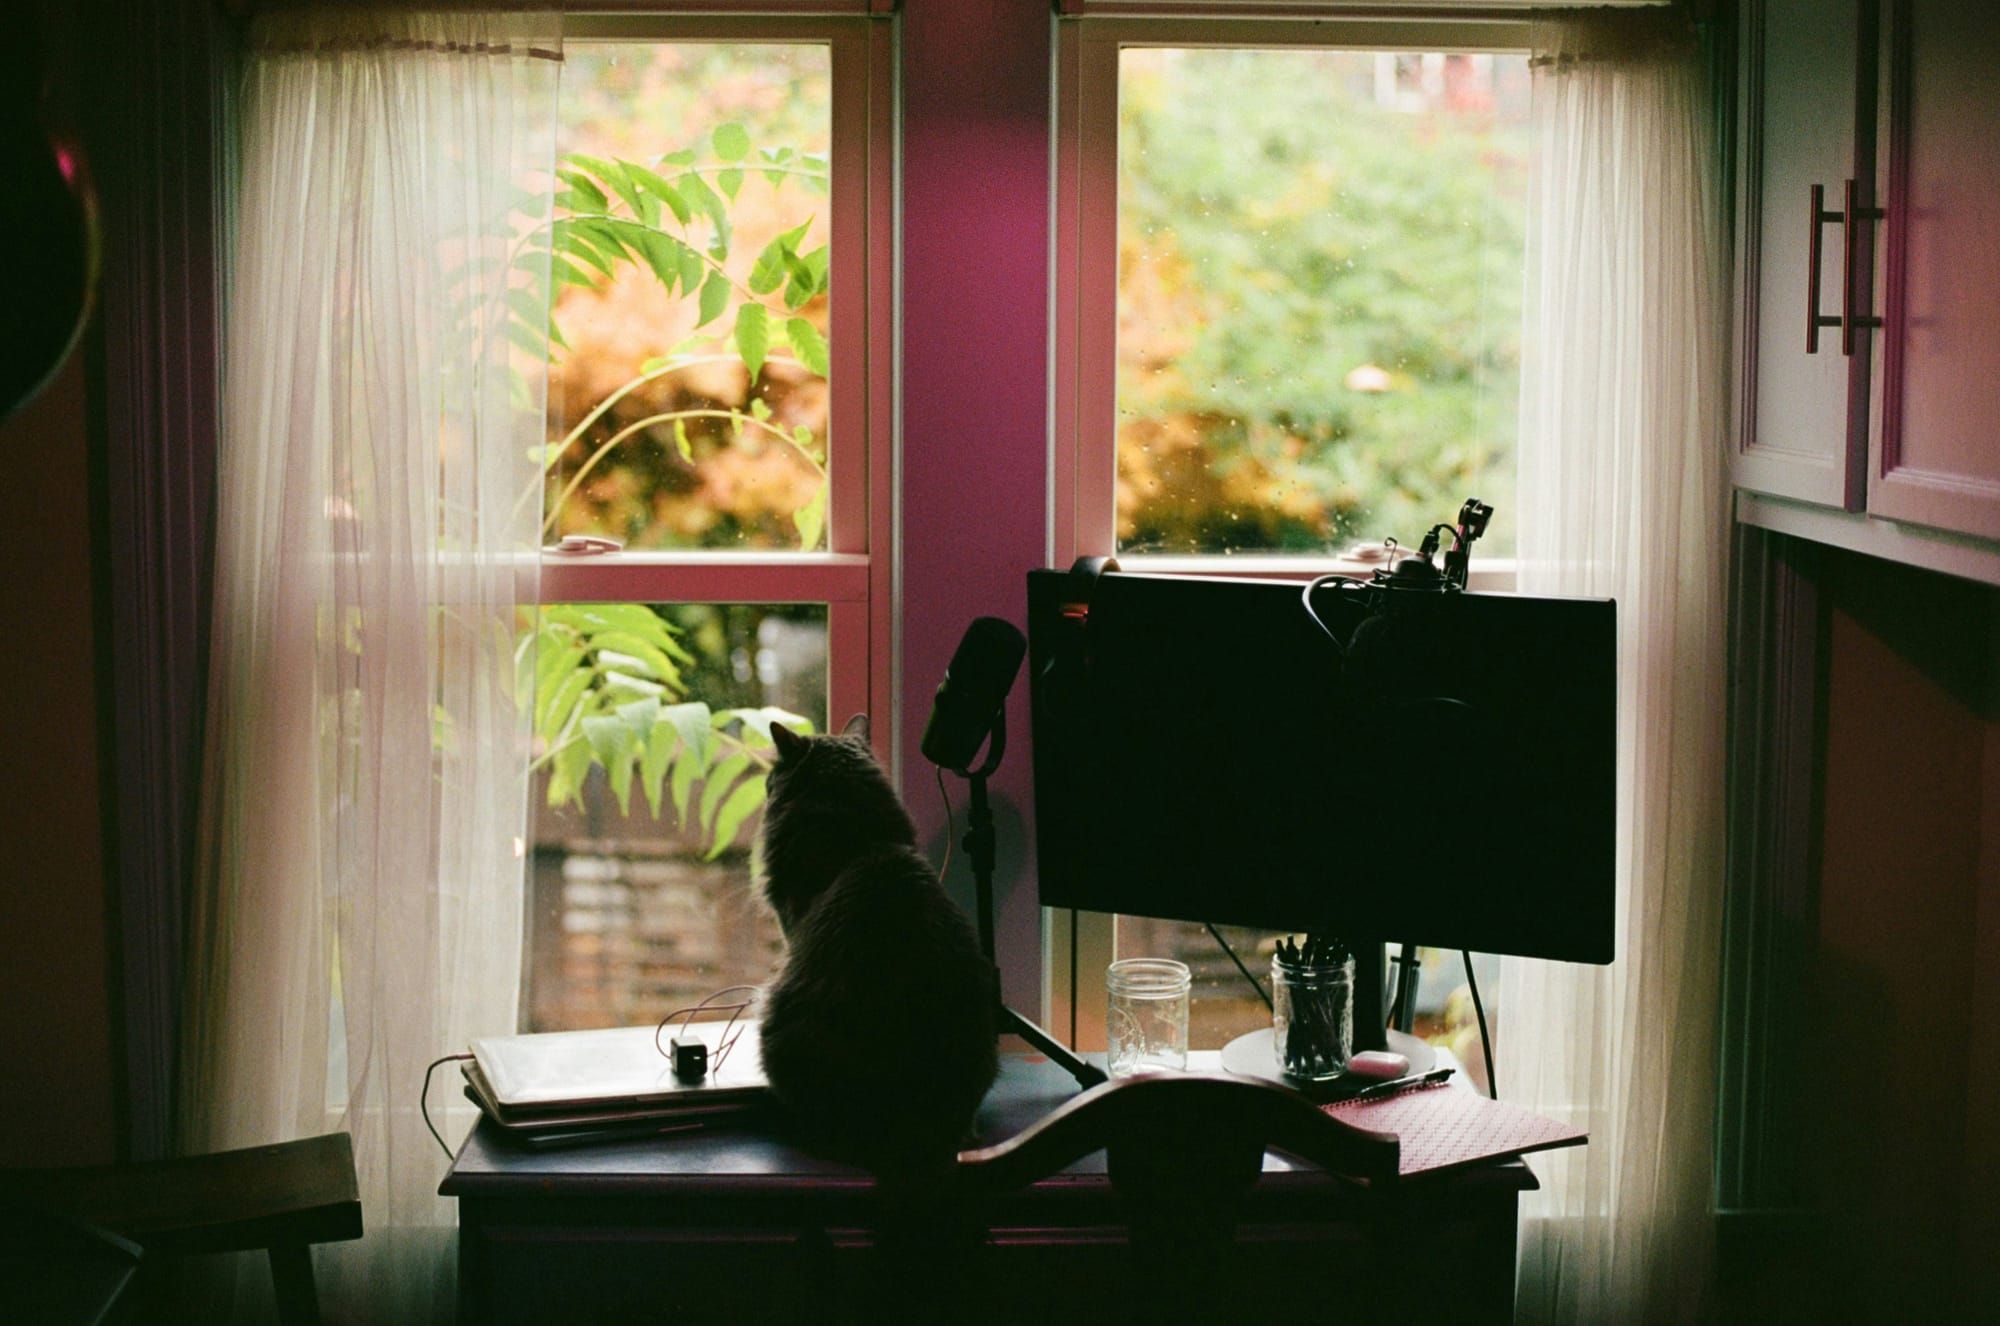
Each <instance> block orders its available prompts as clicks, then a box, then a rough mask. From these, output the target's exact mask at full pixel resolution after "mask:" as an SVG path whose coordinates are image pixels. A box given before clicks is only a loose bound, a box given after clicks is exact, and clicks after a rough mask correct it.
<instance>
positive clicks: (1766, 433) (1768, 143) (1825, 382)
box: [1732, 0, 1877, 511]
mask: <svg viewBox="0 0 2000 1326" xmlns="http://www.w3.org/2000/svg"><path fill="white" fill-rule="evenodd" d="M1742 17H1743V29H1742V35H1743V42H1742V48H1741V52H1740V54H1741V57H1742V61H1741V67H1742V83H1741V88H1740V91H1741V96H1740V98H1739V102H1738V104H1739V107H1740V113H1741V119H1740V121H1739V137H1738V144H1737V149H1738V152H1737V158H1738V190H1737V197H1738V208H1739V211H1738V216H1737V228H1736V233H1737V235H1738V236H1739V249H1738V265H1737V280H1738V287H1737V309H1738V312H1739V321H1738V328H1737V356H1738V359H1737V424H1736V428H1737V436H1736V447H1735V455H1734V465H1733V466H1732V475H1733V477H1734V479H1735V482H1736V484H1737V486H1739V487H1743V488H1750V489H1755V490H1757V491H1759V492H1766V493H1775V494H1778V495H1780V496H1784V497H1795V498H1800V499H1802V500H1805V501H1810V502H1817V503H1820V504H1822V505H1826V506H1835V507H1841V508H1844V509H1846V510H1850V511H1855V510H1859V509H1860V508H1861V505H1862V502H1863V500H1864V497H1865V478H1866V473H1867V437H1868V408H1867V401H1868V369H1869V365H1868V354H1869V346H1868V338H1867V336H1866V335H1865V334H1863V335H1857V336H1856V337H1855V338H1854V341H1853V346H1852V350H1853V352H1852V353H1843V350H1842V337H1841V333H1840V329H1839V328H1838V327H1834V328H1824V327H1822V328H1819V329H1818V330H1817V331H1816V332H1814V333H1813V334H1812V339H1813V340H1815V341H1816V342H1817V345H1816V347H1815V348H1813V349H1811V350H1809V349H1808V323H1809V320H1810V318H1811V316H1812V314H1813V312H1815V311H1816V312H1817V313H1818V314H1819V315H1821V316H1830V315H1837V314H1838V313H1839V312H1840V308H1841V301H1842V299H1843V298H1845V297H1846V292H1844V291H1843V257H1844V255H1845V253H1846V248H1845V240H1846V236H1845V234H1844V228H1843V226H1842V224H1841V222H1840V221H1839V220H1837V219H1836V220H1826V219H1824V218H1823V217H1822V216H1821V215H1819V214H1818V212H1816V211H1815V209H1814V208H1813V206H1812V201H1813V187H1814V186H1815V185H1817V186H1819V187H1820V189H1821V190H1822V193H1823V201H1822V208H1821V209H1820V210H1823V211H1830V212H1838V211H1840V209H1841V207H1842V203H1843V199H1844V196H1845V186H1846V183H1847V181H1849V180H1854V181H1856V182H1857V184H1859V185H1860V186H1861V187H1862V188H1863V189H1864V190H1866V189H1869V188H1872V180H1873V169H1874V150H1875V144H1874V134H1873V124H1874V101H1875V76H1874V65H1875V45H1874V31H1875V20H1876V17H1877V8H1876V4H1875V2H1874V0H1746V3H1745V4H1744V6H1743V9H1742ZM1864 69H1865V70H1867V71H1868V76H1867V77H1863V76H1862V71H1863V70H1864ZM1861 202H1862V204H1863V205H1865V202H1866V198H1865V196H1864V197H1863V198H1862V199H1861ZM1864 229H1865V227H1864ZM1855 241H1856V259H1857V270H1856V273H1855V275H1854V276H1853V278H1852V279H1853V281H1854V285H1855V287H1856V289H1855V290H1854V292H1853V293H1854V294H1855V295H1856V296H1857V297H1860V298H1864V299H1865V297H1866V292H1867V290H1868V282H1867V279H1866V266H1867V260H1868V255H1869V247H1870V243H1871V238H1870V236H1869V235H1867V234H1866V233H1858V234H1857V235H1856V236H1855ZM1815 260H1816V261H1817V266H1818V277H1817V282H1816V284H1817V295H1818V301H1817V304H1818V307H1817V310H1810V309H1809V307H1808V296H1809V294H1811V293H1812V292H1813V286H1814V285H1815V280H1814V276H1813V269H1814V264H1815Z"/></svg>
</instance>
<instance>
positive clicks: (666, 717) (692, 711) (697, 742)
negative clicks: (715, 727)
mask: <svg viewBox="0 0 2000 1326" xmlns="http://www.w3.org/2000/svg"><path fill="white" fill-rule="evenodd" d="M710 718H711V715H710V713H709V709H708V706H707V705H705V704H703V703H701V702H700V701H699V700H690V701H689V702H687V703H686V704H670V705H667V706H666V707H665V708H663V709H661V710H660V721H661V722H663V723H672V724H673V725H674V731H676V732H678V733H679V734H680V738H681V742H682V744H683V745H685V746H686V747H687V751H688V756H689V762H690V763H692V764H693V765H694V766H695V767H696V770H697V771H699V769H700V767H701V766H702V765H704V764H707V763H708V732H709V723H710Z"/></svg>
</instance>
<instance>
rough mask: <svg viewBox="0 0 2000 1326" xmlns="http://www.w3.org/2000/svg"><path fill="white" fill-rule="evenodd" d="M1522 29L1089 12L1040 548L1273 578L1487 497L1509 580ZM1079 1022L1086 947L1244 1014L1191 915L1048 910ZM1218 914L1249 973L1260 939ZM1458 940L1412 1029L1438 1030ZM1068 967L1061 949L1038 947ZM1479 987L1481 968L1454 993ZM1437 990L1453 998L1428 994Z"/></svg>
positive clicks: (1494, 579) (1063, 123)
mask: <svg viewBox="0 0 2000 1326" xmlns="http://www.w3.org/2000/svg"><path fill="white" fill-rule="evenodd" d="M1524 47H1525V32H1524V31H1523V30H1522V29H1521V27H1520V26H1519V25H1510V24H1502V23H1434V24H1417V25H1413V24H1404V25H1394V24H1382V23H1366V24H1363V23H1355V24H1334V23H1319V24H1303V23H1280V22H1263V23H1241V22H1236V23H1230V22H1205V23H1200V24H1195V23H1191V22H1172V21H1145V20H1122V19H1087V20H1081V21H1077V22H1072V23H1069V24H1066V25H1064V28H1063V30H1062V43H1061V46H1060V51H1059V62H1058V75H1057V78H1058V97H1059V106H1058V112H1057V116H1058V148H1057V172H1058V194H1057V219H1056V226H1057V244H1056V249H1057V252H1056V265H1057V273H1058V277H1057V301H1058V302H1057V315H1056V316H1057V323H1056V326H1057V364H1058V380H1057V385H1056V466H1055V472H1056V480H1055V484H1054V512H1055V540H1054V542H1055V548H1054V551H1055V554H1056V560H1057V563H1058V564H1066V563H1067V561H1068V560H1069V559H1071V558H1074V557H1077V556H1083V555H1090V554H1115V555H1117V556H1118V558H1119V559H1120V562H1121V564H1122V565H1124V566H1125V567H1126V569H1128V570H1163V571H1164V570H1172V571H1181V572H1189V571H1193V572H1203V573H1221V574H1257V575H1267V576H1268V575H1279V576H1299V577H1304V576H1307V575H1313V574H1319V573H1322V572H1325V571H1327V570H1332V569H1339V566H1340V564H1342V563H1343V562H1350V563H1351V564H1350V565H1349V568H1348V569H1351V570H1355V571H1356V572H1357V573H1360V572H1362V571H1363V570H1364V566H1363V563H1362V562H1360V561H1358V560H1354V559H1356V558H1358V557H1363V556H1366V555H1367V554H1368V552H1369V550H1371V549H1379V548H1380V547H1381V545H1382V543H1383V540H1384V538H1385V537H1395V538H1396V539H1398V540H1399V541H1400V542H1403V543H1405V544H1411V545H1414V544H1415V543H1416V542H1417V541H1418V540H1420V539H1421V537H1422V535H1423V533H1424V532H1425V531H1426V530H1427V529H1429V528H1430V527H1431V526H1432V525H1434V524H1436V523H1437V522H1439V521H1447V520H1449V519H1450V518H1451V517H1453V516H1454V515H1455V514H1456V513H1457V511H1458V508H1459V505H1460V503H1461V502H1462V501H1464V499H1465V498H1467V497H1469V496H1477V497H1479V498H1481V499H1482V500H1485V501H1487V502H1489V503H1491V504H1492V505H1493V506H1495V507H1496V508H1497V509H1498V511H1499V512H1500V516H1499V518H1497V519H1496V520H1495V522H1494V524H1493V527H1492V530H1491V532H1490V533H1489V534H1488V536H1487V537H1486V538H1485V539H1484V540H1482V542H1481V543H1480V544H1479V546H1478V550H1477V553H1478V555H1477V557H1476V558H1475V561H1474V585H1475V587H1478V588H1486V589H1496V588H1508V587H1511V581H1512V577H1511V568H1510V566H1509V564H1508V562H1507V557H1508V555H1509V554H1510V553H1511V551H1512V542H1513V541H1512V535H1511V532H1510V530H1511V526H1510V524H1509V523H1508V520H1507V515H1508V514H1509V513H1510V510H1511V508H1512V505H1513V502H1512V498H1513V438H1514V428H1515V415H1516V402H1517V396H1518V389H1519V371H1520V366H1519V354H1520V348H1519V347H1520V308H1521V295H1522V288H1521V287H1522V272H1523V266H1522V262H1523V221H1524V215H1523V213H1524V202H1525V189H1526V165H1527V109H1528V107H1527V98H1528V69H1527V58H1526V55H1525V52H1524V49H1523V48H1524ZM1050 931H1051V933H1050V936H1049V937H1050V941H1051V942H1050V946H1049V951H1050V952H1052V953H1062V954H1067V953H1068V952H1070V951H1072V943H1074V946H1075V948H1074V951H1076V952H1077V953H1078V954H1079V957H1078V961H1077V964H1076V967H1075V968H1074V970H1075V971H1077V972H1081V973H1083V977H1082V979H1080V980H1077V979H1074V978H1072V980H1073V981H1074V984H1073V988H1072V989H1070V990H1067V991H1066V990H1064V989H1063V988H1062V986H1063V984H1064V980H1063V977H1062V975H1061V974H1054V975H1052V985H1053V987H1054V988H1053V989H1052V991H1051V994H1052V998H1053V1001H1054V1003H1055V1004H1056V1009H1055V1017H1056V1020H1057V1022H1058V1024H1059V1025H1063V1022H1064V1019H1063V1013H1064V1008H1063V1005H1064V1003H1065V995H1068V996H1070V998H1072V999H1073V1001H1074V1002H1073V1004H1071V1005H1070V1012H1071V1013H1072V1014H1073V1016H1074V1018H1075V1023H1074V1025H1075V1029H1076V1030H1075V1034H1076V1035H1077V1037H1078V1038H1079V1040H1081V1041H1083V1042H1085V1043H1091V1041H1092V1038H1093V1034H1094V1029H1095V1024H1096V1022H1097V1020H1098V1017H1099V1016H1100V1015H1099V1012H1098V1010H1099V1009H1101V1001H1102V991H1101V990H1099V989H1097V988H1096V986H1097V985H1098V984H1100V983H1099V982H1098V981H1097V980H1096V979H1095V976H1094V973H1095V972H1096V971H1097V970H1099V969H1100V968H1101V966H1102V964H1103V963H1104V962H1106V961H1109V960H1110V959H1111V958H1112V957H1116V956H1126V955H1132V954H1142V953H1150V954H1162V953H1171V954H1175V955H1178V956H1181V957H1183V958H1184V959H1185V960H1187V961H1188V962H1189V965H1190V966H1191V967H1192V968H1193V970H1194V974H1195V978H1196V984H1195V995H1196V1005H1195V1010H1194V1013H1193V1017H1192V1023H1191V1034H1192V1036H1193V1038H1194V1040H1193V1044H1194V1045H1195V1046H1196V1047H1198V1048H1199V1047H1204V1046H1205V1047H1207V1048H1217V1047H1219V1046H1221V1045H1222V1044H1223V1043H1224V1042H1225V1041H1227V1040H1228V1039H1229V1038H1230V1037H1231V1036H1233V1035H1235V1034H1238V1033H1240V1032H1242V1031H1244V1030H1248V1029H1250V1028H1252V1027H1255V1026H1258V1025H1267V1024H1268V1018H1269V1014H1268V1013H1267V1012H1266V1011H1265V1009H1264V1007H1263V1005H1262V1003H1261V1002H1260V1001H1259V1000H1258V999H1257V997H1256V996H1255V994H1254V993H1253V992H1252V991H1251V990H1250V988H1249V986H1248V984H1247V983H1246V982H1245V981H1244V980H1243V977H1242V975H1241V974H1240V973H1239V972H1238V971H1237V970H1236V968H1235V966H1234V965H1233V964H1232V963H1231V962H1230V960H1229V959H1228V957H1227V956H1226V955H1225V954H1224V953H1223V952H1222V951H1221V949H1220V948H1219V947H1218V945H1217V944H1216V942H1215V940H1214V939H1213V938H1211V937H1210V936H1209V934H1208V933H1207V932H1206V931H1205V930H1204V929H1203V927H1201V926H1199V925H1182V924H1178V923H1166V922H1159V921H1152V920H1145V919H1141V918H1131V917H1122V918H1117V919H1116V921H1115V923H1114V922H1113V920H1112V919H1111V918H1100V917H1091V916H1077V917H1070V916H1068V915H1066V914H1056V915H1052V916H1051V918H1050ZM1225 937H1226V938H1227V939H1228V941H1229V942H1230V944H1231V945H1232V946H1233V947H1234V948H1236V950H1237V951H1238V953H1239V954H1240V955H1241V956H1242V958H1243V960H1244V961H1245V963H1246V964H1247V965H1248V966H1249V967H1250V969H1251V970H1252V971H1253V972H1256V973H1257V975H1258V977H1259V979H1260V980H1261V979H1264V978H1265V977H1266V976H1267V973H1268V969H1269V962H1270V952H1271V946H1272V944H1273V942H1274V939H1275V937H1274V936H1270V935H1267V934H1263V933H1261V932H1256V931H1243V930H1233V929H1232V930H1228V931H1226V932H1225ZM1456 964H1457V955H1456V954H1452V955H1443V954H1435V953H1431V954H1426V957H1425V962H1424V969H1425V972H1426V974H1427V976H1429V978H1430V979H1428V980H1427V981H1425V982H1424V983H1423V984H1422V985H1421V986H1420V996H1419V1003H1418V1006H1417V1014H1418V1016H1417V1024H1418V1030H1419V1031H1421V1032H1425V1033H1427V1034H1429V1035H1430V1036H1431V1037H1432V1038H1433V1039H1438V1040H1441V1041H1452V1040H1455V1039H1457V1038H1459V1037H1460V1036H1461V1027H1460V1024H1459V1020H1458V1019H1457V1018H1456V1014H1457V1010H1458V1008H1459V1006H1460V1005H1461V1004H1463V1003H1464V1002H1465V1000H1464V999H1463V996H1462V995H1459V994H1458V993H1457V988H1458V987H1460V984H1461V981H1462V977H1459V976H1458V975H1456V974H1455V973H1456V970H1457V967H1456ZM1065 965H1067V964H1065ZM1482 993H1483V992H1482ZM1455 996H1456V997H1455Z"/></svg>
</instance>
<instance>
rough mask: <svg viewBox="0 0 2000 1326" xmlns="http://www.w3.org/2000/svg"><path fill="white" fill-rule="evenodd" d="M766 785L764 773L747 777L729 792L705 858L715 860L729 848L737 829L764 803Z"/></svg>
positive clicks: (734, 838) (734, 839)
mask: <svg viewBox="0 0 2000 1326" xmlns="http://www.w3.org/2000/svg"><path fill="white" fill-rule="evenodd" d="M764 785H765V780H764V778H763V777H762V775H759V776H757V777H755V778H746V779H744V780H743V781H742V782H740V783H738V784H737V785H736V790H735V791H733V792H731V793H730V794H729V797H728V799H727V800H725V801H724V802H723V803H722V808H721V809H720V810H718V811H716V813H715V829H714V832H713V835H712V837H711V839H710V841H709V844H708V851H707V852H706V853H704V854H703V858H702V859H703V860H706V861H713V860H715V858H716V857H718V856H721V855H722V854H723V853H724V852H726V851H728V850H729V848H730V845H731V844H733V843H734V842H735V841H736V831H737V830H738V829H740V828H742V827H743V821H745V820H747V819H749V818H750V817H751V816H752V815H754V814H755V813H756V812H757V809H758V807H760V806H762V805H763V804H764Z"/></svg>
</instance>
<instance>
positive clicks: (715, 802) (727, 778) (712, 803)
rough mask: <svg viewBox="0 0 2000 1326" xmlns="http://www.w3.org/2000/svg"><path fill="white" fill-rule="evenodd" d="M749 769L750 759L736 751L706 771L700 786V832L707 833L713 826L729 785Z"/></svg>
mask: <svg viewBox="0 0 2000 1326" xmlns="http://www.w3.org/2000/svg"><path fill="white" fill-rule="evenodd" d="M749 767H750V757H749V756H748V755H746V754H744V753H743V752H742V751H736V752H734V753H733V754H731V755H728V756H725V757H724V758H723V759H721V760H719V761H717V762H716V766H715V767H714V768H713V769H710V770H709V771H708V777H706V778H704V779H703V780H702V784H701V830H702V832H703V833H707V832H708V831H709V830H710V829H711V828H713V827H714V825H715V812H716V811H717V810H719V809H720V808H721V806H722V797H723V794H724V793H726V792H727V791H728V790H729V788H730V785H731V784H733V783H734V782H735V781H736V780H737V779H738V778H741V777H742V776H743V774H744V772H745V771H746V770H747V769H749Z"/></svg>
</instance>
